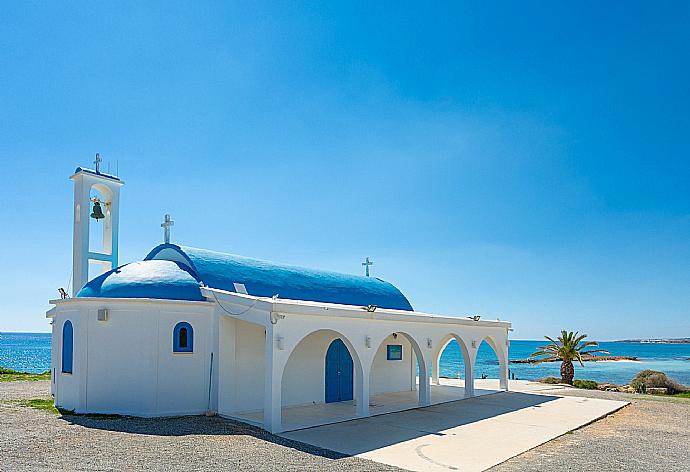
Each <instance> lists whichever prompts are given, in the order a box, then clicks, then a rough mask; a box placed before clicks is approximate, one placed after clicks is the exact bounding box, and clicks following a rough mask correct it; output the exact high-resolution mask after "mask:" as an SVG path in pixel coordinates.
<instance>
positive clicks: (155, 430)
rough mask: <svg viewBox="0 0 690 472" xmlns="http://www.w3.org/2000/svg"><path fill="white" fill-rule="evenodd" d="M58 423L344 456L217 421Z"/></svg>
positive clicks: (92, 419)
mask: <svg viewBox="0 0 690 472" xmlns="http://www.w3.org/2000/svg"><path fill="white" fill-rule="evenodd" d="M60 418H61V419H63V420H65V421H67V422H68V423H70V424H72V425H78V426H82V427H85V428H92V429H100V430H103V431H115V432H120V433H130V434H143V435H149V436H189V435H197V436H218V435H222V436H251V437H254V438H257V439H261V440H263V441H268V442H271V443H274V444H277V445H280V446H285V447H289V448H292V449H296V450H298V451H302V452H305V453H308V454H313V455H316V456H319V457H324V458H327V459H342V458H344V457H349V455H348V454H341V453H339V452H335V451H331V450H328V449H322V448H320V447H316V446H312V445H310V444H304V443H301V442H299V441H295V440H292V439H288V438H283V437H280V436H276V435H274V434H271V433H269V432H266V431H264V430H262V429H260V428H257V427H255V426H251V425H248V424H245V423H240V422H239V421H234V420H229V419H224V418H220V417H217V416H216V417H206V416H180V417H169V418H135V417H131V416H112V415H103V416H99V415H76V414H72V413H67V412H62V414H61V416H60Z"/></svg>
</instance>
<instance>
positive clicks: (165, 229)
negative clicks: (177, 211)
mask: <svg viewBox="0 0 690 472" xmlns="http://www.w3.org/2000/svg"><path fill="white" fill-rule="evenodd" d="M174 225H175V222H174V221H173V220H171V219H170V215H168V214H167V213H166V215H165V221H164V222H163V223H161V228H163V241H165V244H170V227H171V226H174Z"/></svg>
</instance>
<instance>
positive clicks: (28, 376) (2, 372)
mask: <svg viewBox="0 0 690 472" xmlns="http://www.w3.org/2000/svg"><path fill="white" fill-rule="evenodd" d="M17 380H50V371H49V370H46V371H45V372H41V373H39V374H34V373H31V372H19V371H17V370H12V369H7V368H6V367H0V382H14V381H17Z"/></svg>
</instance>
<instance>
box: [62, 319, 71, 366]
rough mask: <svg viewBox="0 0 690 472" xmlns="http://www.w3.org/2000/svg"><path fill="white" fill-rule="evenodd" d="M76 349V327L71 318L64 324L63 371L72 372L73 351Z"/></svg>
mask: <svg viewBox="0 0 690 472" xmlns="http://www.w3.org/2000/svg"><path fill="white" fill-rule="evenodd" d="M73 350H74V329H73V328H72V322H71V321H70V320H67V321H65V324H64V325H62V372H64V373H65V374H71V373H72V353H73Z"/></svg>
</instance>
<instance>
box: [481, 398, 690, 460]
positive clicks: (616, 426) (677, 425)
mask: <svg viewBox="0 0 690 472" xmlns="http://www.w3.org/2000/svg"><path fill="white" fill-rule="evenodd" d="M558 394H559V395H577V396H587V397H592V398H608V399H616V400H627V401H630V402H631V404H630V406H628V407H626V408H623V409H622V410H621V411H619V412H617V413H614V414H613V415H610V416H607V417H606V418H603V419H602V420H600V421H597V422H595V423H592V424H590V425H589V426H586V427H584V428H581V429H578V430H576V431H573V432H572V433H571V434H566V435H564V436H561V437H559V438H557V439H555V440H553V441H549V442H548V443H546V444H542V445H541V446H539V447H537V448H535V449H532V450H530V451H528V452H525V453H524V454H521V455H519V456H517V457H514V458H512V459H510V460H509V461H507V462H505V463H503V464H500V465H498V466H496V467H494V468H492V469H490V472H544V471H551V470H554V471H583V472H591V471H599V470H601V471H609V470H612V471H619V470H620V471H626V472H637V471H639V472H649V471H657V470H659V471H664V472H681V471H683V472H687V471H688V470H690V399H682V398H673V397H657V396H651V395H636V394H624V393H614V392H599V391H596V390H587V391H583V390H576V389H568V390H560V391H559V392H558Z"/></svg>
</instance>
